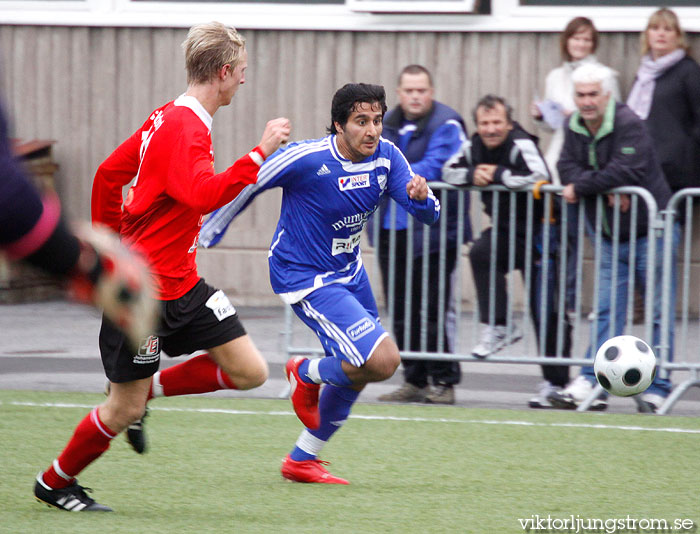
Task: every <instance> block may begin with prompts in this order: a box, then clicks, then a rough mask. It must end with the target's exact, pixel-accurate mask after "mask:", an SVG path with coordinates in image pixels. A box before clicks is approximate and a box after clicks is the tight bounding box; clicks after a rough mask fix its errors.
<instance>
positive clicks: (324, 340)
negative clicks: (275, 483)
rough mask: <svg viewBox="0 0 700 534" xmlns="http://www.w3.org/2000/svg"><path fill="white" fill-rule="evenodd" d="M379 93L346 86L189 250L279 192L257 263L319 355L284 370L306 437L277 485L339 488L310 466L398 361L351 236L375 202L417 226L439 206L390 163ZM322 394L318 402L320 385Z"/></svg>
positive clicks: (395, 153) (393, 151) (317, 465)
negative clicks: (322, 124)
mask: <svg viewBox="0 0 700 534" xmlns="http://www.w3.org/2000/svg"><path fill="white" fill-rule="evenodd" d="M386 109H387V108H386V96H385V92H384V88H383V87H381V86H378V85H369V84H362V83H360V84H347V85H345V86H344V87H342V88H341V89H339V90H338V91H337V92H336V93H335V96H334V97H333V102H332V108H331V127H330V128H329V131H330V135H329V136H327V137H324V138H322V139H316V140H311V141H303V142H299V143H293V144H291V145H290V146H288V147H287V148H285V149H281V150H279V151H278V152H277V153H276V154H273V156H272V157H270V158H268V160H267V161H266V162H265V163H264V164H263V166H262V167H261V168H260V172H259V173H258V180H257V183H256V184H254V185H251V186H248V187H247V188H245V189H244V190H243V191H242V192H241V193H240V194H239V196H238V197H237V198H236V199H235V200H234V201H233V202H231V203H230V204H228V205H227V206H225V207H223V208H221V209H220V210H218V211H217V212H215V213H214V215H213V216H212V217H211V218H210V219H209V220H208V221H207V222H206V223H205V225H204V227H203V228H202V232H201V234H200V243H202V244H203V245H204V246H212V245H214V244H216V243H217V242H218V240H219V239H220V238H221V235H222V234H223V232H224V231H225V230H226V227H227V225H228V224H229V223H230V222H231V220H232V219H233V218H234V217H235V216H236V215H237V214H238V213H240V212H241V211H242V210H243V209H244V208H245V207H246V206H247V205H248V204H249V203H250V202H251V200H252V199H253V198H254V197H255V196H256V195H257V194H259V193H261V192H263V191H265V190H267V189H270V188H272V187H281V188H282V189H283V196H282V209H281V215H280V219H279V222H278V224H277V229H276V231H275V234H274V236H273V239H272V244H271V246H270V254H269V267H270V281H271V284H272V288H273V290H274V291H275V293H277V294H279V295H280V297H281V298H282V300H284V301H285V302H287V303H288V304H290V305H291V306H292V308H293V309H294V312H295V313H296V314H297V315H298V316H299V318H300V319H301V320H302V321H304V323H306V324H307V325H308V326H309V327H310V328H311V329H313V330H314V331H315V332H316V334H317V335H318V337H319V339H320V341H321V344H322V345H323V348H324V351H325V354H326V356H325V357H323V358H316V359H308V358H304V357H301V356H297V357H295V358H292V359H290V360H289V361H288V362H287V365H286V375H287V379H288V380H289V382H290V385H291V399H292V404H293V405H294V410H295V412H296V414H297V416H298V417H299V419H300V420H301V422H302V423H303V424H304V426H305V427H306V428H305V429H304V431H302V433H301V435H300V436H299V439H298V440H297V442H296V446H295V447H294V450H292V452H291V453H290V454H289V455H288V456H287V457H286V458H285V459H284V461H283V464H282V476H283V477H284V478H287V479H289V480H292V481H296V482H320V483H328V484H348V482H347V481H346V480H344V479H342V478H339V477H335V476H333V475H331V474H330V473H329V472H328V471H327V470H326V469H325V468H324V464H325V463H326V462H322V461H321V460H319V459H318V455H319V453H320V451H321V449H322V448H323V446H324V445H325V443H326V442H327V441H328V440H329V439H330V437H331V436H332V435H333V433H334V432H335V431H336V430H338V428H340V426H341V425H342V423H343V422H344V421H345V420H346V419H347V418H348V415H349V414H350V409H351V407H352V405H353V403H354V402H355V400H356V399H357V397H358V395H359V394H360V391H362V389H363V388H364V387H365V385H366V384H367V383H369V382H379V381H382V380H386V379H387V378H390V377H391V376H392V375H393V374H394V371H396V368H397V367H398V365H399V362H400V358H399V350H398V347H397V346H396V343H394V341H393V340H392V339H391V338H390V337H389V335H388V334H387V332H386V331H385V330H384V328H382V326H381V324H380V322H379V315H378V312H377V305H376V303H375V301H374V296H373V295H372V289H371V287H370V285H369V280H368V278H367V273H366V272H365V269H364V267H363V265H362V257H361V255H360V235H361V233H362V229H363V228H364V226H365V223H366V222H367V219H368V218H369V216H370V215H371V214H372V213H373V212H374V211H375V209H376V208H377V204H378V203H379V199H380V198H381V196H382V195H384V194H388V195H389V196H390V197H391V198H393V199H394V200H395V201H396V202H398V203H399V204H400V205H401V206H402V207H403V208H404V209H405V210H406V211H408V212H409V213H410V214H411V215H413V216H414V217H416V218H417V219H419V220H420V221H421V222H423V223H425V224H432V223H434V222H435V221H436V220H437V219H438V216H439V212H440V204H439V202H438V200H437V199H436V198H435V197H434V196H433V193H432V191H431V190H430V188H429V187H428V185H427V183H426V181H425V179H424V178H423V177H421V176H418V175H414V173H413V171H412V170H411V167H410V166H409V164H408V162H407V161H406V159H405V158H404V156H403V155H402V154H401V152H400V151H399V150H398V149H397V148H396V147H395V146H394V145H393V144H392V143H390V142H388V141H386V140H385V139H382V138H381V137H380V136H381V133H382V119H383V117H384V113H385V112H386ZM321 384H325V386H324V387H323V390H322V391H321V393H320V399H319V390H320V385H321Z"/></svg>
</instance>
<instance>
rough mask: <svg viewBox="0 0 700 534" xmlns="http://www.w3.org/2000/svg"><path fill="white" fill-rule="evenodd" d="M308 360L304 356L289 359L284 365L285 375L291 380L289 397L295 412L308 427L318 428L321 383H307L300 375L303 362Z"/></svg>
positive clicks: (319, 424) (319, 422) (319, 421)
mask: <svg viewBox="0 0 700 534" xmlns="http://www.w3.org/2000/svg"><path fill="white" fill-rule="evenodd" d="M304 360H308V358H304V357H303V356H296V357H294V358H290V359H289V361H287V365H285V367H284V372H285V375H287V380H288V381H289V386H290V391H291V392H290V394H289V398H290V399H291V401H292V406H294V412H295V413H296V414H297V417H298V418H299V420H300V421H301V422H302V423H303V424H304V426H305V427H306V428H310V429H311V430H316V429H317V428H318V427H319V426H321V415H320V414H319V413H318V392H319V390H320V389H321V386H320V385H319V384H307V383H306V382H304V381H303V380H302V379H301V378H300V377H299V366H300V365H301V362H303V361H304Z"/></svg>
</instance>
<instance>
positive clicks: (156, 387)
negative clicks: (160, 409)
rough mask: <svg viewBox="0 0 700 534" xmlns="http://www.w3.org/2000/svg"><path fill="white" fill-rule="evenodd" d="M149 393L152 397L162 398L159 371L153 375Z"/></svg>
mask: <svg viewBox="0 0 700 534" xmlns="http://www.w3.org/2000/svg"><path fill="white" fill-rule="evenodd" d="M151 391H152V393H153V397H154V398H155V397H162V396H163V395H164V394H163V386H161V385H160V371H156V374H154V375H153V382H152V384H151Z"/></svg>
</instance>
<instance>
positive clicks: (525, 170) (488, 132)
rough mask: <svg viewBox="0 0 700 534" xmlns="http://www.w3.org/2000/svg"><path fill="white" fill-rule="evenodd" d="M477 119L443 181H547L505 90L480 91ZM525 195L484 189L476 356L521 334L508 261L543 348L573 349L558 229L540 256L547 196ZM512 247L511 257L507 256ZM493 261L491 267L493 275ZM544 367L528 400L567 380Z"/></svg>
mask: <svg viewBox="0 0 700 534" xmlns="http://www.w3.org/2000/svg"><path fill="white" fill-rule="evenodd" d="M474 122H475V123H476V129H477V133H476V134H475V135H474V136H473V137H472V139H471V142H470V143H466V144H465V145H464V146H463V148H462V150H461V151H460V152H459V153H457V154H455V155H454V156H453V157H452V158H450V160H449V161H448V163H447V165H446V171H445V175H444V176H445V178H444V179H445V181H446V182H449V183H452V184H454V185H475V186H479V187H484V186H488V185H492V184H493V185H504V186H506V187H507V188H509V189H512V190H517V189H520V188H523V187H526V186H529V185H533V184H536V183H538V182H548V181H549V170H548V169H547V165H546V163H545V161H544V158H543V157H542V154H541V153H540V151H539V148H538V147H537V138H536V137H534V136H532V135H531V134H529V133H528V132H526V131H525V130H524V129H523V128H522V127H521V126H520V125H519V124H518V123H517V122H514V121H513V119H512V109H511V107H510V106H509V105H508V104H507V103H506V101H505V100H504V99H503V98H501V97H499V96H495V95H486V96H485V97H483V98H482V99H481V100H480V101H479V103H478V104H477V105H476V108H475V109H474ZM528 196H529V194H528V193H525V192H521V193H515V192H514V193H512V194H511V193H509V192H503V191H500V192H494V191H484V192H482V193H481V198H482V201H483V203H484V209H485V211H486V213H487V214H488V215H489V216H490V217H491V222H492V227H491V228H487V229H486V230H484V231H483V232H482V234H481V236H480V237H479V238H478V239H476V241H474V244H473V245H472V248H471V250H470V252H469V259H470V261H471V266H472V272H473V275H474V284H475V286H476V294H477V300H478V304H479V317H480V320H481V322H482V323H484V325H483V328H482V332H481V340H480V342H479V343H478V344H477V345H476V346H475V347H474V348H473V349H472V355H473V356H474V357H476V358H482V359H483V358H486V357H488V356H490V355H491V354H493V353H495V352H497V351H499V350H501V349H502V348H503V347H504V346H506V345H507V344H509V343H514V342H515V341H517V340H518V339H520V337H522V332H521V330H520V329H519V328H518V327H517V325H516V324H515V323H514V322H512V321H511V322H510V324H506V322H507V319H508V317H507V306H508V297H507V287H506V274H507V273H508V272H509V271H510V270H512V269H517V270H519V271H520V272H521V273H522V274H523V278H525V277H527V278H528V280H527V281H528V282H529V284H526V286H527V287H529V290H530V292H529V297H530V299H529V306H530V314H531V316H532V319H533V321H534V324H535V334H536V337H537V340H538V347H539V349H540V353H544V354H545V355H547V356H555V355H557V354H559V355H562V356H569V355H570V351H571V327H570V325H569V323H568V320H567V318H566V316H564V317H562V319H561V321H558V320H557V319H558V317H557V306H556V302H555V301H556V296H557V292H556V274H557V270H556V266H555V265H554V261H553V258H554V254H555V252H556V250H555V243H556V240H555V239H553V238H554V237H555V235H556V229H555V227H553V226H551V227H550V228H549V238H550V239H549V247H548V250H549V253H548V255H547V258H546V262H545V261H543V260H544V259H545V258H544V257H543V252H544V248H545V247H544V246H543V245H544V231H543V230H544V224H543V218H544V202H542V200H535V201H533V203H532V204H533V206H532V209H531V210H530V209H528V203H529V199H528V198H527V197H528ZM511 203H514V208H515V209H514V218H511ZM548 216H549V214H548ZM511 230H512V233H513V237H514V243H512V245H513V247H512V249H511V247H510V243H509V240H510V235H511ZM494 234H495V235H494ZM494 239H495V246H494ZM494 249H495V250H494ZM511 250H512V251H513V253H514V254H513V258H510V257H509V256H510V251H511ZM528 258H529V260H528ZM511 259H512V263H511ZM545 265H546V266H547V269H546V273H547V274H546V278H545V268H544V267H545ZM492 267H493V268H494V270H495V272H494V274H495V276H494V277H493V279H492V278H491V269H492ZM492 290H493V295H492ZM542 312H544V313H542ZM558 328H561V329H562V332H561V335H560V336H558V335H557V333H558V332H557V330H558ZM558 341H559V342H560V343H558ZM558 344H560V346H559V347H558V346H557V345H558ZM542 372H543V375H544V378H545V381H544V382H543V384H542V385H541V386H540V391H539V394H538V395H537V396H536V397H534V398H533V399H531V400H530V403H529V405H530V406H531V407H532V408H550V407H551V406H550V404H549V402H548V401H547V399H546V396H547V395H548V394H549V393H550V392H551V391H553V390H555V389H559V388H561V387H563V386H564V385H566V383H567V382H568V379H569V376H568V367H566V366H554V365H545V366H543V368H542Z"/></svg>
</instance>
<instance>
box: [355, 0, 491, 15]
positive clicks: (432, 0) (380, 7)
mask: <svg viewBox="0 0 700 534" xmlns="http://www.w3.org/2000/svg"><path fill="white" fill-rule="evenodd" d="M477 3H478V0H451V1H450V0H422V1H406V0H345V5H346V6H347V7H348V9H350V11H359V12H366V13H473V12H474V11H475V9H476V8H477V7H478V6H477V5H476V4H477Z"/></svg>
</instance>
